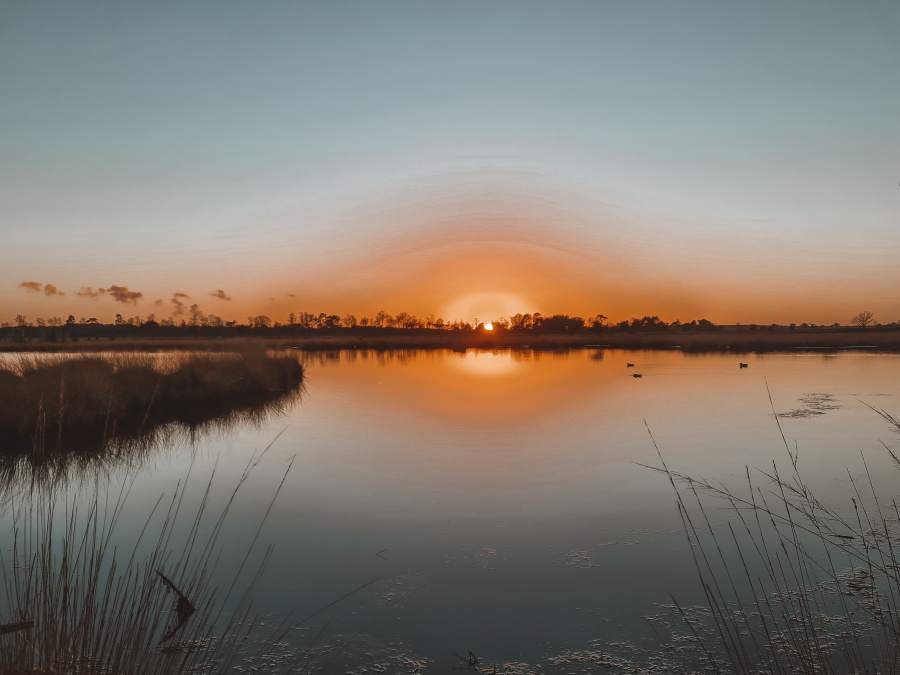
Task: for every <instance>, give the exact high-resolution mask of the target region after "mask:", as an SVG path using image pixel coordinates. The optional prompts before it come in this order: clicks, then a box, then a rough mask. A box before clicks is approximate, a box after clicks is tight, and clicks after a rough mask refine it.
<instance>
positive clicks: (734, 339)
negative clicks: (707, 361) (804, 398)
mask: <svg viewBox="0 0 900 675" xmlns="http://www.w3.org/2000/svg"><path fill="white" fill-rule="evenodd" d="M251 345H252V346H257V347H258V346H263V347H267V348H269V349H291V348H294V349H299V350H303V351H333V350H338V349H442V348H445V349H467V348H478V349H496V348H512V349H528V348H531V349H566V348H570V349H571V348H580V347H596V346H603V347H614V348H621V349H671V348H676V347H677V348H681V349H682V350H684V351H688V352H703V351H723V350H730V351H737V352H756V351H778V350H785V349H846V348H852V347H877V348H881V349H900V328H894V327H889V328H868V329H865V330H861V329H838V330H822V329H818V330H816V329H811V330H804V329H796V330H789V329H782V330H777V331H769V330H762V331H749V330H735V329H725V330H718V331H708V332H678V331H666V332H639V333H632V332H623V331H615V330H609V331H601V332H599V333H597V332H579V333H574V334H561V335H557V334H529V333H515V332H501V331H497V332H494V333H487V332H484V331H477V332H475V331H466V332H450V331H443V332H438V331H429V332H416V333H414V334H409V335H386V336H373V335H371V334H369V335H353V334H348V333H346V332H345V333H343V334H341V335H307V336H292V337H282V336H273V337H267V336H263V335H258V336H241V337H234V338H229V337H219V338H209V337H178V338H173V337H165V338H154V337H135V338H116V339H110V338H104V337H100V338H97V339H89V340H84V339H82V340H78V341H77V342H76V341H42V340H40V339H36V338H31V339H25V340H24V341H23V340H19V341H14V340H11V339H5V340H2V341H0V351H2V352H100V351H137V352H159V351H172V350H184V351H240V350H241V349H243V348H244V347H246V346H251Z"/></svg>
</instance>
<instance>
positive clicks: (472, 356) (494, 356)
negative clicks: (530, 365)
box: [451, 349, 521, 377]
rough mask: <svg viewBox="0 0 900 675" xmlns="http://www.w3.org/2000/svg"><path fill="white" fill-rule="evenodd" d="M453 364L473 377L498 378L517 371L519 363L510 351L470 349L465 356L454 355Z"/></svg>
mask: <svg viewBox="0 0 900 675" xmlns="http://www.w3.org/2000/svg"><path fill="white" fill-rule="evenodd" d="M454 357H455V358H454V359H453V360H452V361H451V363H452V364H453V365H454V366H455V367H456V368H459V369H461V370H463V371H464V372H466V373H468V374H471V375H482V376H486V377H497V376H501V375H510V374H512V373H513V372H514V371H515V370H516V366H517V365H521V362H517V361H516V360H515V359H513V355H512V353H511V352H509V351H502V352H501V351H496V352H495V351H481V350H476V349H469V350H468V351H466V353H465V354H454Z"/></svg>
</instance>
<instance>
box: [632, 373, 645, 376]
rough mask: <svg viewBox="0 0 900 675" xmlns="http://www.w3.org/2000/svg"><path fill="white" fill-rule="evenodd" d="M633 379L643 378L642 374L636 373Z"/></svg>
mask: <svg viewBox="0 0 900 675" xmlns="http://www.w3.org/2000/svg"><path fill="white" fill-rule="evenodd" d="M632 377H643V375H641V374H640V373H635V374H634V375H632Z"/></svg>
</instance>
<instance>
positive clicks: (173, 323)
mask: <svg viewBox="0 0 900 675" xmlns="http://www.w3.org/2000/svg"><path fill="white" fill-rule="evenodd" d="M850 323H851V325H853V326H857V327H859V328H866V327H867V326H873V325H880V324H876V323H875V320H874V315H873V314H872V312H869V311H866V312H860V313H859V314H857V315H856V316H854V317H852V318H851V321H850ZM891 325H896V324H891ZM487 326H490V330H492V331H495V332H496V333H504V332H511V333H537V334H566V333H588V332H594V333H598V332H603V331H611V332H625V333H640V332H656V333H659V332H709V331H717V330H722V327H721V326H718V325H716V324H715V323H713V322H712V321H709V320H708V319H694V320H692V321H690V322H687V321H684V322H682V321H679V320H676V321H672V322H669V323H667V322H665V321H663V320H662V319H660V318H659V317H658V316H644V317H641V318H637V317H634V318H631V319H626V320H624V321H619V322H617V323H610V322H609V320H608V319H607V317H606V316H604V315H603V314H595V315H594V316H591V317H588V318H584V317H581V316H569V315H568V314H551V315H547V316H545V315H543V314H541V313H540V312H533V313H529V314H514V315H512V316H510V317H499V318H497V319H489V320H484V321H480V320H479V319H478V318H477V317H475V318H473V320H472V321H460V320H457V321H453V322H450V321H446V320H444V319H443V318H441V317H436V316H435V315H434V314H429V315H427V316H425V317H423V318H420V317H417V316H415V315H414V314H409V313H407V312H400V313H399V314H390V313H388V312H386V311H384V310H382V311H379V312H378V313H377V314H375V315H374V316H372V317H365V316H363V317H360V318H359V319H357V317H356V316H355V315H353V314H344V315H343V316H341V315H339V314H327V313H325V312H320V313H318V314H315V313H313V312H291V313H290V314H288V317H287V321H286V322H281V321H273V320H272V319H271V317H269V316H266V315H265V314H258V315H256V316H248V317H246V320H245V321H239V320H237V319H233V320H230V321H226V320H224V319H222V318H221V317H219V316H216V315H213V314H204V313H202V312H200V311H199V310H197V309H196V305H195V306H192V308H191V311H190V312H185V313H184V314H182V315H180V316H178V315H172V316H168V317H165V318H162V319H159V320H157V318H156V316H155V315H154V314H148V315H147V316H145V317H141V316H130V317H125V316H123V315H122V314H116V316H115V320H114V321H113V323H111V324H103V323H101V322H100V321H99V320H98V319H97V318H96V317H79V318H78V319H76V318H75V316H74V315H73V314H69V315H68V316H67V317H66V318H65V319H63V318H62V317H59V316H52V317H48V318H43V317H38V318H36V319H34V321H30V320H29V319H28V318H27V317H26V316H25V315H22V314H19V315H17V316H16V317H15V322H14V323H11V322H3V323H0V337H13V338H15V337H40V338H44V339H49V340H54V339H60V338H73V339H78V338H81V337H86V338H90V337H95V336H96V337H117V336H150V335H166V336H173V335H185V334H190V333H195V334H203V335H208V336H227V335H236V334H247V333H251V334H279V335H295V334H296V335H305V334H310V333H323V334H349V333H353V334H362V335H369V334H390V335H398V334H403V333H409V332H412V331H415V332H423V331H451V332H457V331H475V330H479V331H484V330H487ZM738 326H740V324H738ZM796 327H797V325H796V324H790V326H788V327H784V326H779V325H778V324H771V325H757V324H749V325H747V326H744V327H743V328H745V329H746V330H750V331H756V330H775V329H781V328H789V329H794V328H796ZM800 327H801V328H838V327H840V325H839V324H833V325H832V326H815V324H807V323H804V324H801V326H800Z"/></svg>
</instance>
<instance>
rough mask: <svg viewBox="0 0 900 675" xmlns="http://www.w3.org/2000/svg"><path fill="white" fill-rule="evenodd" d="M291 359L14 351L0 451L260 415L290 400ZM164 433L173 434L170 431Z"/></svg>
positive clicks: (111, 441)
mask: <svg viewBox="0 0 900 675" xmlns="http://www.w3.org/2000/svg"><path fill="white" fill-rule="evenodd" d="M302 383H303V366H302V365H301V364H300V362H299V361H298V359H297V358H296V356H290V355H271V354H269V353H267V352H265V351H261V350H245V351H243V352H239V353H221V354H198V353H188V354H185V353H170V354H160V355H153V354H131V353H108V354H94V355H77V354H72V355H49V356H48V355H19V356H16V357H11V358H10V357H8V358H5V359H3V360H0V454H5V455H6V456H7V457H9V456H10V455H16V454H20V453H22V452H25V451H27V452H28V453H29V454H30V456H31V457H32V458H33V459H35V460H38V461H44V460H47V459H48V458H49V457H51V456H54V455H56V456H58V455H59V454H61V453H66V454H71V453H91V452H97V451H103V450H106V449H109V448H112V449H114V450H115V451H117V452H122V451H131V450H135V449H138V448H140V447H142V446H146V445H147V443H148V439H150V442H152V441H153V439H154V438H153V437H154V435H158V434H160V433H163V432H162V431H161V430H162V429H163V428H164V427H166V426H167V425H173V424H175V425H178V426H180V427H181V428H183V429H187V430H190V431H191V432H196V431H198V430H202V429H203V428H205V427H208V426H210V425H211V424H213V423H214V424H218V425H229V424H237V423H243V422H246V421H258V420H260V419H262V418H263V417H264V416H265V415H267V414H269V413H270V412H272V411H273V410H274V411H278V410H281V409H284V408H285V407H286V406H289V405H290V404H291V403H292V402H293V401H295V400H296V399H297V397H298V396H299V394H300V391H301V386H302ZM169 433H171V432H169Z"/></svg>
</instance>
